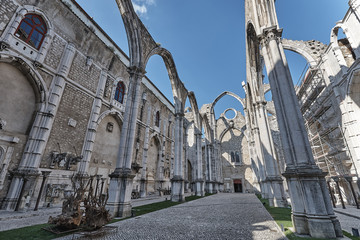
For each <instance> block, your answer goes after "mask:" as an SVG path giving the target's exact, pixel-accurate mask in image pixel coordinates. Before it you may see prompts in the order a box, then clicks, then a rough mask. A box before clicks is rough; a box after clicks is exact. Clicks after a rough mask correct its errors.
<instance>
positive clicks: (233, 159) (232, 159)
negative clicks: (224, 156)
mask: <svg viewBox="0 0 360 240" xmlns="http://www.w3.org/2000/svg"><path fill="white" fill-rule="evenodd" d="M231 162H232V163H233V162H235V154H234V152H231Z"/></svg>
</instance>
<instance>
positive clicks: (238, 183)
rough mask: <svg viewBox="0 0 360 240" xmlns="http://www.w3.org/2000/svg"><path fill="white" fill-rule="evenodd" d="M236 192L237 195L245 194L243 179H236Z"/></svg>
mask: <svg viewBox="0 0 360 240" xmlns="http://www.w3.org/2000/svg"><path fill="white" fill-rule="evenodd" d="M234 192H236V193H242V192H243V187H242V181H241V179H234Z"/></svg>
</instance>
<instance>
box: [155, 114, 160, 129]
mask: <svg viewBox="0 0 360 240" xmlns="http://www.w3.org/2000/svg"><path fill="white" fill-rule="evenodd" d="M155 126H157V127H160V112H159V111H157V112H156V115H155Z"/></svg>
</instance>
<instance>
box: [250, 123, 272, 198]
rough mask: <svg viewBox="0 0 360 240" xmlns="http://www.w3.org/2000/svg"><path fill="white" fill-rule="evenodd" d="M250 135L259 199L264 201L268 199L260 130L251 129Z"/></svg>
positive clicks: (256, 128) (257, 128)
mask: <svg viewBox="0 0 360 240" xmlns="http://www.w3.org/2000/svg"><path fill="white" fill-rule="evenodd" d="M252 133H253V135H254V150H255V152H256V154H255V164H256V167H257V169H258V180H259V185H260V191H261V197H262V198H265V199H269V198H271V197H269V188H268V182H267V180H266V177H267V176H266V171H265V162H264V159H265V158H264V155H263V150H262V147H261V139H260V130H259V127H257V126H256V127H253V129H252Z"/></svg>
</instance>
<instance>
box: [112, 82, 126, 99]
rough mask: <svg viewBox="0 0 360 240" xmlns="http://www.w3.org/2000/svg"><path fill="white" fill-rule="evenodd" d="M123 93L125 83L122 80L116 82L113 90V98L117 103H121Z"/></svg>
mask: <svg viewBox="0 0 360 240" xmlns="http://www.w3.org/2000/svg"><path fill="white" fill-rule="evenodd" d="M124 95H125V85H124V83H123V82H118V84H117V86H116V90H115V97H114V99H115V100H116V101H118V102H119V103H123V101H124Z"/></svg>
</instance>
